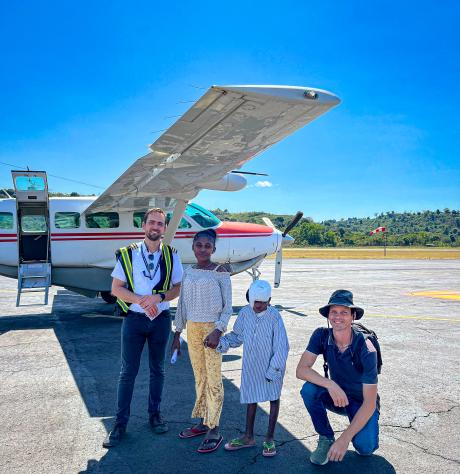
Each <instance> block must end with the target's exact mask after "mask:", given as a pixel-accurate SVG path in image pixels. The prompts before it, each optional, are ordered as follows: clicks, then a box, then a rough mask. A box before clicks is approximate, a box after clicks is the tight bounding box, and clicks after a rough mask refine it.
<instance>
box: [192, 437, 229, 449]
mask: <svg viewBox="0 0 460 474" xmlns="http://www.w3.org/2000/svg"><path fill="white" fill-rule="evenodd" d="M223 439H224V438H223V437H222V436H219V437H218V438H217V439H216V438H210V439H204V440H203V442H202V443H201V445H200V447H199V448H198V449H197V451H198V452H199V453H212V452H213V451H215V450H216V449H217V448H218V447H219V446H220V445H221V443H222V440H223Z"/></svg>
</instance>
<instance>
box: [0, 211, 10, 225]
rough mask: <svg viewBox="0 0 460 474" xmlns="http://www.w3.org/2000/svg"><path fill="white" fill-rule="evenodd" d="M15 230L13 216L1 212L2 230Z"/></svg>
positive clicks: (0, 223) (0, 222)
mask: <svg viewBox="0 0 460 474" xmlns="http://www.w3.org/2000/svg"><path fill="white" fill-rule="evenodd" d="M12 228H13V214H12V213H11V212H0V229H12Z"/></svg>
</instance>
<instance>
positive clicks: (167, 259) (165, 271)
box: [116, 242, 175, 313]
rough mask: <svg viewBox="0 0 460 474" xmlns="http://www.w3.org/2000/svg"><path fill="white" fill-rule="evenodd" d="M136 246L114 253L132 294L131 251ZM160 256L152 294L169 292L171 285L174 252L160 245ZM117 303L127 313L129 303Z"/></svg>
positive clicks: (166, 246) (136, 246)
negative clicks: (158, 277) (158, 270)
mask: <svg viewBox="0 0 460 474" xmlns="http://www.w3.org/2000/svg"><path fill="white" fill-rule="evenodd" d="M137 248H138V245H137V244H131V245H130V246H129V247H122V248H121V249H119V250H118V251H117V253H116V255H117V258H118V260H119V261H120V263H121V266H122V268H123V272H124V274H125V276H126V281H127V283H128V289H129V290H130V291H132V292H133V293H134V283H133V265H132V260H133V253H132V251H133V249H137ZM160 250H161V256H160V259H161V260H160V281H159V282H158V283H157V284H156V285H155V287H154V288H153V289H152V294H156V293H164V292H166V291H168V290H169V287H170V285H171V275H172V269H173V259H172V252H174V251H175V250H174V249H173V248H172V247H170V246H169V245H166V244H163V242H162V243H161V244H160ZM117 303H118V305H119V306H120V308H121V309H122V310H123V312H124V313H127V312H128V310H129V306H130V303H126V302H125V301H123V300H121V299H120V298H117Z"/></svg>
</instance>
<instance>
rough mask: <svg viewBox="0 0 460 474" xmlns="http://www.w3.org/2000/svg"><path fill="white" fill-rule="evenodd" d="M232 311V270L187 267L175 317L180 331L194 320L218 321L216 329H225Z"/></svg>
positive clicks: (200, 321) (204, 321)
mask: <svg viewBox="0 0 460 474" xmlns="http://www.w3.org/2000/svg"><path fill="white" fill-rule="evenodd" d="M232 312H233V308H232V284H231V281H230V273H227V272H218V271H216V270H201V269H198V268H192V267H188V268H186V270H185V271H184V277H183V279H182V285H181V292H180V297H179V302H178V304H177V310H176V316H175V319H174V325H175V327H176V331H183V330H184V329H185V327H186V325H187V321H193V322H197V323H215V325H216V329H219V331H222V332H225V331H226V330H227V324H228V321H229V319H230V316H231V315H232Z"/></svg>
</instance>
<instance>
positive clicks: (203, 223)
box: [185, 203, 220, 228]
mask: <svg viewBox="0 0 460 474" xmlns="http://www.w3.org/2000/svg"><path fill="white" fill-rule="evenodd" d="M185 214H187V216H189V217H190V218H191V219H193V220H194V221H195V222H196V223H197V224H198V225H199V226H200V227H204V228H208V227H215V226H216V225H218V224H220V220H219V219H218V218H217V217H216V216H215V215H214V214H212V213H210V212H209V211H207V210H206V209H204V208H202V207H201V206H199V205H198V204H195V203H193V204H189V205H188V206H187V208H186V209H185Z"/></svg>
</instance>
